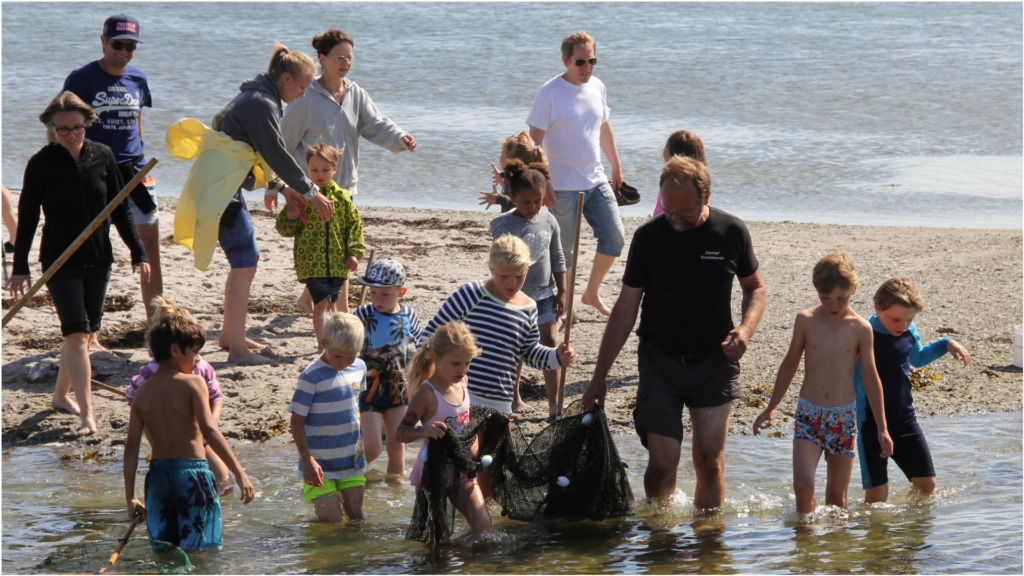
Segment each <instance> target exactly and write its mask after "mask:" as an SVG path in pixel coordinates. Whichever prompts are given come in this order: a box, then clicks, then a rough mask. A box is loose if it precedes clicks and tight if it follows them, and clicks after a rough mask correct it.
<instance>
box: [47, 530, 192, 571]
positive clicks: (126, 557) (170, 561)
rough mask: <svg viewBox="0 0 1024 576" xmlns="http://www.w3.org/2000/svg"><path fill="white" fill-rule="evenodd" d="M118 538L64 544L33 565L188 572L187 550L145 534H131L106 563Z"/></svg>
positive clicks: (72, 569) (190, 566)
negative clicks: (114, 559) (151, 538)
mask: <svg viewBox="0 0 1024 576" xmlns="http://www.w3.org/2000/svg"><path fill="white" fill-rule="evenodd" d="M120 543H121V540H93V541H90V542H83V543H81V544H72V545H70V546H65V547H63V548H61V549H59V550H57V551H56V552H54V553H53V554H50V555H49V556H47V557H46V559H45V560H43V562H42V563H41V564H39V565H38V566H36V569H37V570H38V571H39V572H41V573H58V574H83V573H84V574H93V573H96V572H99V571H102V572H103V573H104V574H188V573H190V572H191V571H192V563H191V562H189V559H188V554H186V553H185V551H184V550H182V549H181V548H178V547H177V546H175V545H174V544H170V543H168V542H164V541H162V540H154V541H152V542H150V540H149V539H147V538H130V539H129V540H128V543H127V544H125V546H124V548H123V549H122V550H121V553H120V554H119V555H118V557H117V562H116V563H115V564H114V565H113V566H108V565H107V563H108V562H109V560H110V556H111V554H112V553H113V552H114V550H116V549H117V546H118V545H119V544H120Z"/></svg>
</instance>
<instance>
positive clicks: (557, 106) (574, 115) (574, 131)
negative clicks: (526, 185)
mask: <svg viewBox="0 0 1024 576" xmlns="http://www.w3.org/2000/svg"><path fill="white" fill-rule="evenodd" d="M596 53H597V44H596V43H595V42H594V39H593V38H591V37H590V35H589V34H587V33H586V32H577V33H575V34H572V35H570V36H566V37H565V39H564V40H562V64H564V65H565V73H563V74H559V75H558V76H555V77H554V78H552V79H551V80H548V81H547V82H546V83H545V84H544V85H543V86H541V87H540V90H539V91H538V92H537V96H536V98H534V101H533V109H531V110H530V115H529V117H527V119H526V123H527V124H529V126H530V137H531V138H533V141H534V142H536V143H537V145H538V146H540V145H543V147H544V151H545V152H546V154H547V157H548V169H549V170H550V172H551V185H552V187H553V188H552V187H549V188H548V191H547V194H545V198H544V204H545V206H547V207H548V208H549V209H550V210H551V213H552V214H553V215H554V216H555V218H556V219H557V220H558V226H559V228H560V232H561V239H562V250H563V251H564V252H565V264H566V266H567V267H568V268H569V269H571V268H572V267H573V266H575V255H574V254H573V253H572V247H573V240H574V232H575V227H576V203H577V201H578V200H577V196H578V194H579V193H580V192H583V193H584V197H583V216H584V217H585V218H586V219H587V223H588V224H590V227H591V228H593V229H594V237H596V238H597V254H595V255H594V265H593V267H592V268H591V270H590V279H589V280H588V281H587V288H586V290H584V292H583V296H582V297H581V298H580V301H581V302H583V303H584V304H587V305H590V306H593V307H594V308H597V310H598V311H599V312H601V314H604V315H605V316H607V315H609V314H610V313H611V309H610V308H608V307H607V306H605V304H604V302H602V301H601V297H600V295H599V294H598V291H599V289H600V288H601V282H602V281H603V280H604V277H605V276H606V275H607V274H608V270H610V269H611V267H612V264H613V263H614V262H615V259H616V258H617V257H619V255H621V254H622V247H623V246H624V245H625V238H624V230H623V227H622V218H621V217H620V216H619V207H618V204H617V203H616V201H615V193H614V192H613V188H617V187H618V186H619V185H620V184H621V183H622V166H621V165H620V163H619V151H618V149H617V148H616V147H615V135H614V134H613V133H612V127H611V124H609V123H608V116H609V114H610V112H611V110H610V109H609V108H608V96H607V93H606V92H605V87H604V83H602V82H601V81H600V80H598V79H597V78H595V77H594V75H593V74H594V66H596V65H597V57H596V56H595V54H596ZM601 152H604V155H605V157H607V158H608V161H609V162H611V165H612V177H611V178H610V179H609V178H607V177H606V176H605V174H604V167H603V166H602V165H601ZM570 277H571V275H570Z"/></svg>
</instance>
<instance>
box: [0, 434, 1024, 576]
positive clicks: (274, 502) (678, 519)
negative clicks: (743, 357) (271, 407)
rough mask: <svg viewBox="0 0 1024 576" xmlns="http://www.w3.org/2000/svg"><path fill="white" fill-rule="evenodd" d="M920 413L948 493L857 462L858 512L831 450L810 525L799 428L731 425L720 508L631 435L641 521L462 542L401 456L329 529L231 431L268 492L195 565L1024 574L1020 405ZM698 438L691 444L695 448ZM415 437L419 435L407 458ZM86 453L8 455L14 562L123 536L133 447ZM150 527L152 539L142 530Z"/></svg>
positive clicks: (291, 475)
mask: <svg viewBox="0 0 1024 576" xmlns="http://www.w3.org/2000/svg"><path fill="white" fill-rule="evenodd" d="M921 422H922V427H923V428H924V430H925V433H926V434H927V436H928V441H929V444H930V445H931V449H932V456H933V458H934V461H935V468H936V471H937V473H938V490H937V491H936V493H935V495H934V496H933V497H932V498H930V499H928V500H925V501H916V500H915V499H914V498H912V497H910V496H909V495H908V494H907V489H908V487H909V483H908V482H907V480H906V479H905V478H904V477H903V475H902V474H901V473H900V471H899V470H898V469H897V468H896V466H895V465H894V464H890V466H889V474H890V502H889V503H888V504H875V505H872V506H867V505H865V504H864V503H863V501H864V491H863V490H862V489H861V488H860V481H859V478H858V472H859V469H858V467H857V466H856V465H855V467H854V475H853V480H852V482H851V484H850V507H849V510H847V511H845V512H844V511H841V510H838V509H835V508H830V507H825V506H823V495H824V481H825V464H824V462H822V463H821V464H820V465H819V470H818V474H817V484H818V486H817V494H818V503H819V506H820V507H819V514H818V518H817V519H816V520H815V521H814V522H810V523H809V522H806V521H803V520H801V518H800V517H799V516H798V515H797V514H796V511H795V502H794V498H793V492H792V485H791V478H792V469H791V464H790V462H791V454H792V435H791V434H790V433H789V432H788V431H787V433H786V435H785V437H783V438H764V437H760V438H754V437H750V436H739V437H732V438H729V441H728V445H727V448H726V502H725V505H724V506H723V508H722V510H721V512H720V513H719V514H714V515H710V516H701V515H697V514H695V513H694V510H693V508H692V507H691V506H690V498H691V497H692V495H693V489H694V476H693V469H692V467H691V465H690V464H689V462H688V461H689V458H688V457H684V458H683V459H682V460H683V464H682V465H681V466H680V470H679V489H680V491H679V492H680V493H679V495H678V497H677V499H676V500H677V502H675V503H674V504H672V505H670V506H668V507H667V508H660V509H659V508H656V507H651V506H649V505H646V504H645V503H644V502H642V496H643V470H644V468H645V466H646V462H647V454H646V452H645V451H644V450H643V449H642V448H641V447H640V443H639V440H638V439H637V438H636V436H635V435H621V436H616V438H615V442H616V445H617V447H618V449H619V451H620V453H621V454H622V457H623V459H624V460H625V461H626V463H627V464H628V465H629V482H630V484H631V485H632V487H633V491H634V494H635V495H636V496H637V497H638V500H637V502H636V504H635V505H634V509H633V511H632V513H631V514H629V515H628V516H626V517H624V518H618V519H612V520H606V521H604V522H592V521H581V522H554V521H552V522H537V523H527V522H519V521H515V520H508V519H506V518H501V517H500V508H499V507H498V506H496V505H492V506H491V514H492V516H493V518H494V525H495V530H494V531H493V532H492V533H491V534H490V535H489V536H488V537H487V538H485V539H483V540H479V539H474V538H469V537H467V535H466V531H467V526H466V523H465V520H464V519H462V518H461V517H457V519H456V528H455V530H456V532H455V538H454V539H453V542H452V544H451V545H448V546H439V547H436V548H430V547H428V546H426V545H425V544H422V543H420V542H409V541H406V540H404V536H405V531H406V529H407V528H408V524H409V520H410V517H411V515H412V510H413V506H414V502H415V492H414V489H413V488H412V487H411V486H409V485H408V484H407V483H405V482H401V481H395V480H391V481H388V480H386V479H385V478H384V475H383V473H382V472H383V471H384V470H385V469H386V465H387V464H386V458H382V459H380V460H378V461H376V462H374V463H373V465H372V468H373V470H372V471H371V472H370V473H369V477H370V478H371V481H370V483H369V484H368V485H367V488H366V496H365V499H364V512H365V515H366V519H365V520H364V521H363V522H361V523H353V522H348V523H344V524H341V525H332V524H326V523H321V522H317V521H315V520H314V516H313V510H312V507H311V506H307V505H305V504H303V503H302V498H301V484H300V481H299V480H298V478H297V477H296V472H295V471H296V466H297V455H296V453H295V450H294V447H292V446H275V447H273V448H268V447H266V446H264V445H260V444H252V443H241V442H234V444H235V450H236V453H237V454H238V457H239V459H240V460H241V462H242V463H243V465H244V466H245V468H246V471H247V473H248V474H249V476H250V478H251V479H252V481H253V483H254V484H255V486H256V499H255V500H253V502H252V503H250V504H249V505H248V506H242V504H241V503H240V502H239V501H238V500H237V498H236V497H225V498H223V499H222V503H223V515H224V547H223V548H222V549H221V550H218V551H212V552H209V553H207V554H206V556H205V557H203V558H194V559H193V562H194V564H195V565H196V570H197V572H198V573H235V574H257V573H299V572H307V573H314V574H327V573H348V574H351V573H373V574H394V573H431V574H447V573H470V574H534V573H550V574H587V573H609V574H666V573H674V574H680V573H714V574H728V573H774V574H784V573H822V574H848V573H852V574H876V573H877V574H916V573H924V574H961V573H974V574H1020V573H1021V570H1022V568H1024V566H1022V545H1024V543H1022V532H1021V516H1022V501H1021V494H1022V489H1024V487H1022V482H1021V474H1022V468H1021V466H1022V462H1021V434H1020V431H1021V425H1022V422H1021V416H1020V415H1019V414H979V415H972V416H964V417H956V418H952V417H932V418H927V419H923V420H922V421H921ZM689 448H690V443H689V441H688V440H684V443H683V450H684V454H688V451H689ZM417 449H418V445H416V444H413V445H409V448H408V450H407V458H406V461H407V463H408V464H409V465H411V462H412V458H413V455H414V454H415V453H416V450H417ZM80 450H81V449H72V448H66V447H55V446H44V447H30V448H16V449H5V450H4V453H3V499H2V512H3V559H2V564H0V570H2V572H3V573H5V574H9V573H23V572H31V571H33V570H34V567H35V566H37V565H38V564H39V563H41V562H42V561H43V560H44V559H45V558H46V557H47V556H49V555H51V554H54V553H55V552H57V551H59V550H61V549H63V547H65V546H69V545H73V544H76V543H79V542H81V541H88V540H96V539H103V538H119V537H120V536H121V535H122V534H123V532H124V530H125V528H126V526H127V520H126V517H127V514H126V508H125V502H124V490H123V480H122V467H121V461H120V450H119V449H118V450H114V451H112V452H113V454H112V455H106V452H107V451H104V450H101V451H100V453H101V454H100V459H99V460H97V459H96V458H85V459H81V458H75V457H70V458H68V457H67V456H69V455H71V456H75V455H77V456H81V455H82V452H81V451H80ZM62 456H65V458H62ZM141 468H142V469H145V464H144V463H143V464H142V465H141ZM140 484H141V483H140ZM136 530H137V531H136V533H135V536H140V537H144V536H145V527H144V526H141V527H140V528H137V529H136ZM81 568H82V569H83V570H84V571H90V570H94V569H97V568H99V567H98V566H96V567H90V566H82V567H81Z"/></svg>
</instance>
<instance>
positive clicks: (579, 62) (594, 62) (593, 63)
mask: <svg viewBox="0 0 1024 576" xmlns="http://www.w3.org/2000/svg"><path fill="white" fill-rule="evenodd" d="M575 64H576V67H577V68H579V67H580V66H583V65H584V64H590V65H591V66H596V65H597V58H591V59H590V60H584V59H583V58H580V59H579V60H577V61H576V62H575Z"/></svg>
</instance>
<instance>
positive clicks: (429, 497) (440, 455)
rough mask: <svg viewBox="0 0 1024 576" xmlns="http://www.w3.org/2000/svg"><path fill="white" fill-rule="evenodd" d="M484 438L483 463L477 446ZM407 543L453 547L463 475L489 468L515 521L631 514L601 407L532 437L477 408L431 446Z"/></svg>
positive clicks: (571, 412)
mask: <svg viewBox="0 0 1024 576" xmlns="http://www.w3.org/2000/svg"><path fill="white" fill-rule="evenodd" d="M478 436H479V441H480V444H479V448H478V451H477V454H478V458H477V459H476V460H474V459H472V458H470V456H469V449H470V447H471V446H472V445H473V443H474V441H475V440H477V437H478ZM426 454H427V459H426V461H425V462H424V463H423V476H422V480H421V481H420V487H419V490H417V492H416V506H415V509H414V510H413V515H412V520H411V522H410V524H409V530H408V531H407V533H406V539H407V540H420V541H423V542H427V543H442V544H443V543H447V542H448V541H449V539H450V538H451V534H452V527H453V525H454V522H455V511H456V510H455V502H456V498H457V496H458V487H459V475H460V473H462V474H466V475H467V476H469V477H474V476H475V475H476V473H477V472H478V471H479V470H480V469H482V468H484V467H485V465H484V464H482V463H481V462H482V461H483V462H486V461H487V460H490V463H489V465H487V466H486V468H487V473H488V475H489V477H490V485H491V491H492V493H493V496H494V499H495V500H496V501H497V502H498V503H499V504H500V505H501V507H502V510H501V514H502V515H503V516H508V517H509V518H512V519H515V520H524V521H537V520H542V519H555V518H561V519H569V520H581V519H584V518H589V519H591V520H603V519H605V518H615V517H619V516H624V515H626V514H628V513H629V510H630V507H631V505H632V503H633V491H632V490H631V489H630V486H629V480H628V478H627V474H626V470H627V466H626V464H625V463H624V462H623V461H622V460H621V459H620V458H619V453H618V450H616V448H615V443H614V441H613V440H612V437H611V432H610V430H609V429H608V422H607V420H606V419H605V416H604V412H603V411H602V410H601V408H600V407H598V408H595V409H594V410H593V411H591V412H587V411H585V410H584V409H583V404H582V402H580V401H578V400H577V401H576V402H574V403H573V404H571V405H570V406H569V408H568V409H567V410H566V411H565V413H564V414H563V416H562V418H561V419H559V420H558V421H557V422H555V423H553V424H551V425H550V426H548V427H546V428H545V429H544V430H542V431H541V432H540V433H539V434H538V435H537V436H536V437H535V438H534V439H533V440H527V438H526V436H525V435H524V434H523V431H522V429H521V428H520V427H519V424H518V422H517V421H515V420H510V419H509V418H508V417H507V416H505V415H504V414H502V413H500V412H498V411H496V410H493V409H490V408H485V407H482V406H474V407H472V408H471V409H470V420H469V422H468V423H467V424H466V425H465V426H464V427H463V429H462V433H461V434H455V432H453V431H452V430H451V429H449V430H447V431H446V433H445V435H444V436H443V437H441V438H439V439H437V440H430V441H429V442H428V444H427V450H426Z"/></svg>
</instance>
